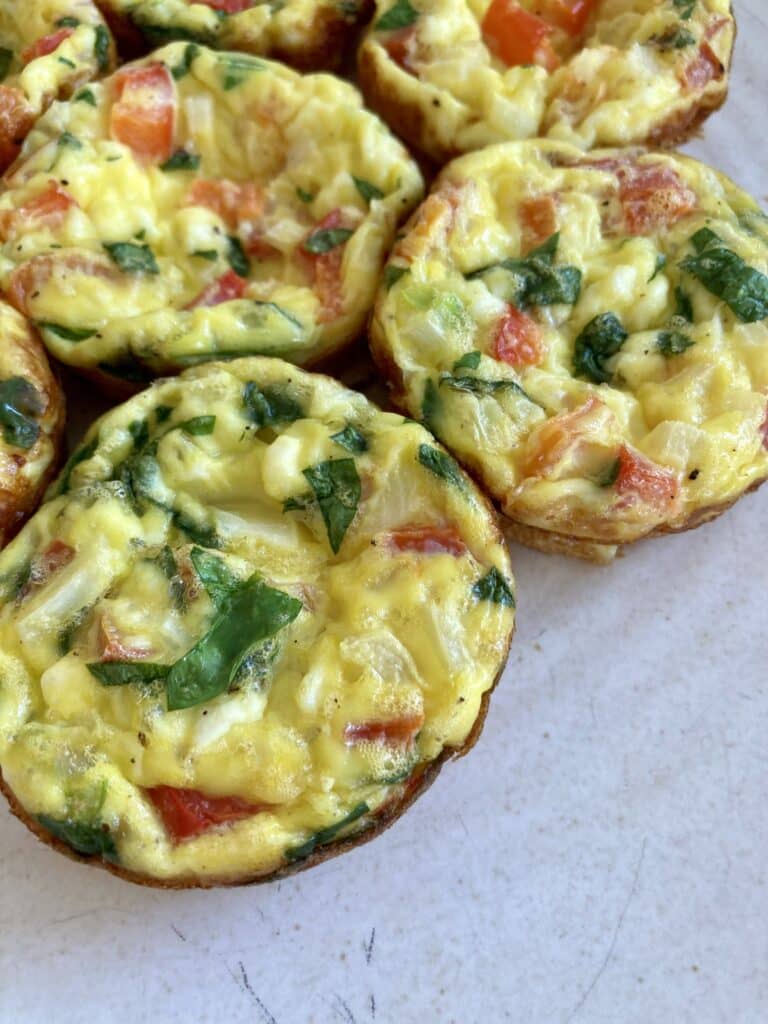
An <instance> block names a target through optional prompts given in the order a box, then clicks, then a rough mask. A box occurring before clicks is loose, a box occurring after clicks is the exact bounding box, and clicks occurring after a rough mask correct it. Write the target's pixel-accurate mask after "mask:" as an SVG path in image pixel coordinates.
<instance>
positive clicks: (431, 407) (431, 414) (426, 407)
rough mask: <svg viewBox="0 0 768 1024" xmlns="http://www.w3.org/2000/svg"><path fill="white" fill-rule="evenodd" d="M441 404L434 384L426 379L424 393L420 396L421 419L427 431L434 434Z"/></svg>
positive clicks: (430, 379)
mask: <svg viewBox="0 0 768 1024" xmlns="http://www.w3.org/2000/svg"><path fill="white" fill-rule="evenodd" d="M442 404H443V403H442V402H441V401H440V395H439V394H438V391H437V388H436V387H435V382H434V381H433V380H432V378H431V377H427V379H426V381H425V382H424V393H423V394H422V396H421V418H422V420H423V421H424V422H425V423H426V425H427V426H428V427H429V429H430V430H431V431H433V432H435V433H436V430H435V426H436V423H437V420H438V418H439V416H440V412H441V409H442Z"/></svg>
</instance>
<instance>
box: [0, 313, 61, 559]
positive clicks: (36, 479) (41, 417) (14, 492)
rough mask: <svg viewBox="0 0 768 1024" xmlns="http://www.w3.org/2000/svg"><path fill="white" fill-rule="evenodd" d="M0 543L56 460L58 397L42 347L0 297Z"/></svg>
mask: <svg viewBox="0 0 768 1024" xmlns="http://www.w3.org/2000/svg"><path fill="white" fill-rule="evenodd" d="M0 339H2V344H1V345H0V545H2V544H5V543H6V542H7V541H8V540H9V539H10V538H11V537H12V536H13V535H14V534H15V533H16V532H17V530H18V529H19V527H20V526H21V524H22V522H23V521H24V519H25V518H26V517H27V516H28V515H29V513H30V512H32V511H34V508H35V505H37V504H38V502H39V501H40V499H41V498H42V495H43V492H44V490H45V488H46V485H47V484H48V482H49V481H50V479H51V477H52V476H53V474H54V473H55V472H56V469H57V467H58V465H59V457H60V455H61V454H62V431H63V427H64V396H63V394H62V391H61V388H60V387H59V384H58V381H57V380H56V378H55V377H54V376H53V374H52V373H51V369H50V367H49V365H48V359H47V356H46V354H45V349H44V348H43V346H42V345H41V343H40V339H39V338H38V337H37V336H36V334H35V332H34V331H33V330H32V329H31V328H30V326H29V324H28V323H27V322H26V321H25V320H24V317H22V316H20V315H19V314H18V313H17V312H16V310H15V309H13V308H12V307H11V306H9V305H7V303H5V302H0Z"/></svg>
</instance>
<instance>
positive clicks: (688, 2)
mask: <svg viewBox="0 0 768 1024" xmlns="http://www.w3.org/2000/svg"><path fill="white" fill-rule="evenodd" d="M672 6H673V7H674V8H675V10H676V11H679V12H680V17H681V18H682V19H683V21H688V20H689V18H690V17H691V15H692V14H693V11H694V8H695V7H696V0H672Z"/></svg>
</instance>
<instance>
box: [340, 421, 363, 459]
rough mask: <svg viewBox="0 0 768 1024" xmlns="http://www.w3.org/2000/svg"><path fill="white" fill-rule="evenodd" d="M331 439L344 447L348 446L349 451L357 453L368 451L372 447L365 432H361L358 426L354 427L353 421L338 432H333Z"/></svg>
mask: <svg viewBox="0 0 768 1024" xmlns="http://www.w3.org/2000/svg"><path fill="white" fill-rule="evenodd" d="M331 440H332V441H335V442H336V444H338V445H341V447H342V448H346V449H347V451H348V452H354V453H355V455H361V454H362V453H363V452H367V451H368V449H369V447H370V445H369V444H368V439H367V438H366V436H365V434H363V433H361V432H360V431H359V430H358V429H357V427H353V426H352V424H351V423H348V424H347V426H346V427H344V429H343V430H340V431H339V432H338V434H331Z"/></svg>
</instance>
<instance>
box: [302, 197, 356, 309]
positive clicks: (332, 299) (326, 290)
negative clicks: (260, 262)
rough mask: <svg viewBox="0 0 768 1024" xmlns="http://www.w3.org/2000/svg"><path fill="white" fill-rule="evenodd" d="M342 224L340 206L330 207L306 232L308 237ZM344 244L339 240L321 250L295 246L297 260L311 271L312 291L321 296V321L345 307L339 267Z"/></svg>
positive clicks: (340, 267) (340, 266) (342, 260)
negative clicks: (337, 207) (308, 249)
mask: <svg viewBox="0 0 768 1024" xmlns="http://www.w3.org/2000/svg"><path fill="white" fill-rule="evenodd" d="M342 226H343V218H342V214H341V210H339V209H336V210H331V212H330V213H328V214H326V216H325V217H323V219H322V220H321V221H320V223H319V224H316V225H315V227H313V228H312V230H311V231H310V232H308V234H307V238H309V237H310V235H313V234H315V232H317V231H326V230H330V229H333V228H340V227H342ZM345 244H346V243H344V242H342V244H341V245H336V246H334V247H333V249H329V250H328V251H327V252H321V253H311V252H307V250H306V249H305V248H304V246H303V245H302V246H300V247H299V250H298V252H299V258H300V260H301V261H302V262H303V263H304V265H305V266H306V267H307V268H308V270H309V272H310V274H311V275H312V278H313V284H314V290H315V294H316V295H317V297H318V299H319V300H320V306H321V309H320V313H319V315H318V320H319V321H320V323H321V324H325V323H330V322H331V321H333V320H335V319H336V318H337V317H338V316H340V315H341V313H342V312H343V310H344V292H343V289H342V281H341V269H342V265H343V262H344V246H345Z"/></svg>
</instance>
